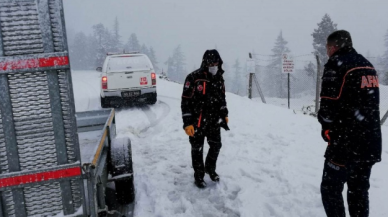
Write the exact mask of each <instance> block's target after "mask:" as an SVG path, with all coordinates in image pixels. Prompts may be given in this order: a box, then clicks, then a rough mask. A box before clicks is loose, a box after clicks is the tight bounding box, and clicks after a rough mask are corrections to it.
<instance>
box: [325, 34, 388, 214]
mask: <svg viewBox="0 0 388 217" xmlns="http://www.w3.org/2000/svg"><path fill="white" fill-rule="evenodd" d="M326 50H327V55H328V56H329V60H328V62H327V63H326V64H325V69H324V72H323V76H322V90H321V104H320V109H319V112H318V120H319V122H320V123H321V125H322V132H321V134H322V138H323V139H324V140H325V141H326V142H328V146H327V149H326V152H325V158H326V160H325V164H324V169H323V177H322V183H321V195H322V202H323V206H324V208H325V211H326V215H327V216H329V217H332V216H335V217H345V208H344V200H343V198H342V191H343V188H344V184H345V182H346V183H347V185H348V193H347V200H348V205H349V213H350V216H352V217H355V216H357V217H366V216H368V215H369V196H368V190H369V187H370V185H369V177H370V175H371V170H372V166H373V165H374V164H375V163H376V162H379V161H381V148H382V147H381V129H380V111H379V103H380V102H379V97H380V96H379V82H378V77H377V75H376V70H375V69H374V68H373V65H372V64H371V63H370V62H369V61H368V60H367V59H365V58H364V57H363V56H362V55H360V54H358V53H357V52H356V50H355V49H354V48H353V44H352V39H351V36H350V33H349V32H347V31H345V30H339V31H335V32H333V33H332V34H330V35H329V36H328V38H327V45H326Z"/></svg>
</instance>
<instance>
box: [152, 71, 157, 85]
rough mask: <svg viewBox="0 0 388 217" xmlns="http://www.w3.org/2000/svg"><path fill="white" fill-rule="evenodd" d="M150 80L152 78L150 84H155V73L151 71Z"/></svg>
mask: <svg viewBox="0 0 388 217" xmlns="http://www.w3.org/2000/svg"><path fill="white" fill-rule="evenodd" d="M151 80H152V85H156V74H155V73H151Z"/></svg>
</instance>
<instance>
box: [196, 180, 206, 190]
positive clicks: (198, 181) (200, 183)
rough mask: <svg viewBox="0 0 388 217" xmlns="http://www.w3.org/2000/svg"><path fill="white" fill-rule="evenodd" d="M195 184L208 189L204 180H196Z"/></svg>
mask: <svg viewBox="0 0 388 217" xmlns="http://www.w3.org/2000/svg"><path fill="white" fill-rule="evenodd" d="M194 183H195V185H196V186H197V187H198V188H206V182H205V181H204V180H203V178H196V179H195V182H194Z"/></svg>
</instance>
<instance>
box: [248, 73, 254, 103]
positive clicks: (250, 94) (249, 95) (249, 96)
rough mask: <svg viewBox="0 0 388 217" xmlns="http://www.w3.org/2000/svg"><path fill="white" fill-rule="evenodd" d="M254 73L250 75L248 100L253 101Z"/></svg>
mask: <svg viewBox="0 0 388 217" xmlns="http://www.w3.org/2000/svg"><path fill="white" fill-rule="evenodd" d="M253 75H254V73H249V86H248V98H249V99H252V81H253V79H252V78H253Z"/></svg>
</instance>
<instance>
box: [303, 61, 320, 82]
mask: <svg viewBox="0 0 388 217" xmlns="http://www.w3.org/2000/svg"><path fill="white" fill-rule="evenodd" d="M316 68H317V67H316V66H315V64H314V63H313V62H311V61H310V62H309V64H307V65H306V66H305V67H304V70H305V71H306V75H307V76H308V77H311V79H312V80H313V81H315V80H316Z"/></svg>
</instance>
